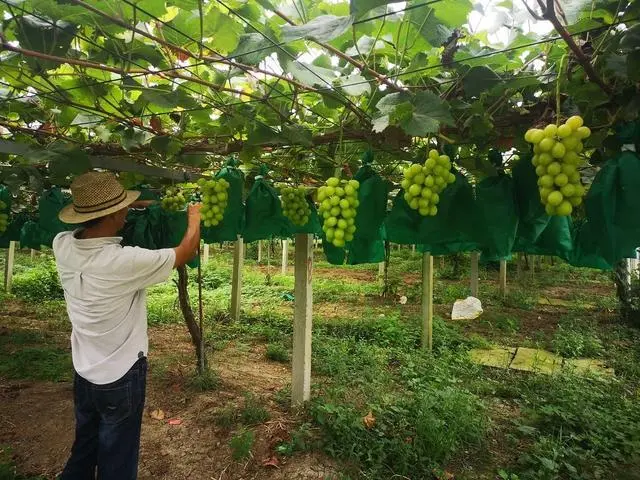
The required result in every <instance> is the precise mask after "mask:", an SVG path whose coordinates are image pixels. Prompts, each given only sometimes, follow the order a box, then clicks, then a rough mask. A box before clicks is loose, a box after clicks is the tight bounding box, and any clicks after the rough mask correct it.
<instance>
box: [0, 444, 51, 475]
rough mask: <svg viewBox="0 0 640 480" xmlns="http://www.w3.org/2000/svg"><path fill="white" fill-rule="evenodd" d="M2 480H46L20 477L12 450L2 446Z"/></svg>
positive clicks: (0, 469) (0, 467) (0, 464)
mask: <svg viewBox="0 0 640 480" xmlns="http://www.w3.org/2000/svg"><path fill="white" fill-rule="evenodd" d="M0 480H45V477H42V476H39V475H38V476H35V477H34V476H29V477H25V476H24V475H20V474H19V473H18V471H17V468H16V465H15V464H14V462H13V459H12V456H11V449H10V448H9V447H7V446H3V445H1V444H0Z"/></svg>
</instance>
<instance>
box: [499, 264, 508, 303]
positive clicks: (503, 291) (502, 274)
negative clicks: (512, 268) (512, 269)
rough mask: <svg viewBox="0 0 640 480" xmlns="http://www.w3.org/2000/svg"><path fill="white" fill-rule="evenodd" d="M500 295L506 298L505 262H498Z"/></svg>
mask: <svg viewBox="0 0 640 480" xmlns="http://www.w3.org/2000/svg"><path fill="white" fill-rule="evenodd" d="M500 295H502V298H506V296H507V261H506V260H500Z"/></svg>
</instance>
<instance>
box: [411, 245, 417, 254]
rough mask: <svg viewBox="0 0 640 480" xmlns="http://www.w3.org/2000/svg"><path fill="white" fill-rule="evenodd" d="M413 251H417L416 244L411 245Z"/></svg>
mask: <svg viewBox="0 0 640 480" xmlns="http://www.w3.org/2000/svg"><path fill="white" fill-rule="evenodd" d="M411 253H416V246H415V245H411Z"/></svg>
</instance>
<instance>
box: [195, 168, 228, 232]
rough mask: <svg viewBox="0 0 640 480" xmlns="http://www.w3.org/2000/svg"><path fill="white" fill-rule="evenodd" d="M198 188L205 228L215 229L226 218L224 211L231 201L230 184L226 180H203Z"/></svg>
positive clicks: (199, 181) (199, 182)
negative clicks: (228, 191)
mask: <svg viewBox="0 0 640 480" xmlns="http://www.w3.org/2000/svg"><path fill="white" fill-rule="evenodd" d="M198 187H199V190H200V195H201V198H202V208H201V209H200V214H201V215H202V222H203V223H204V226H205V227H215V226H216V225H218V224H219V223H220V222H222V218H223V217H224V211H225V209H226V208H227V202H228V200H229V194H228V193H227V190H228V189H229V182H227V181H226V180H225V179H224V178H218V179H211V180H207V179H204V178H201V179H199V180H198Z"/></svg>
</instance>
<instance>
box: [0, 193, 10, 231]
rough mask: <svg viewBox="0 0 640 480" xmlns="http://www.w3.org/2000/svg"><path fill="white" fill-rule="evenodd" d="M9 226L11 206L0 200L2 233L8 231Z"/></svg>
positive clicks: (0, 228) (0, 226)
mask: <svg viewBox="0 0 640 480" xmlns="http://www.w3.org/2000/svg"><path fill="white" fill-rule="evenodd" d="M8 225H9V205H7V204H6V203H5V202H3V201H2V200H0V233H4V232H6V231H7V226H8Z"/></svg>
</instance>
